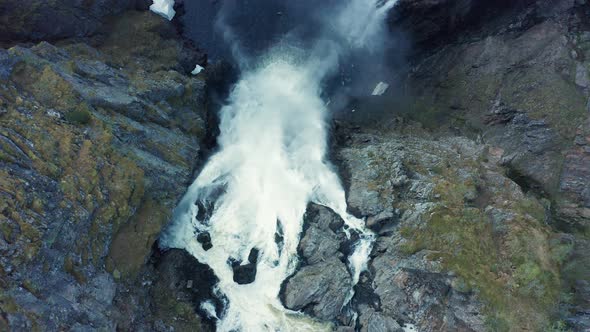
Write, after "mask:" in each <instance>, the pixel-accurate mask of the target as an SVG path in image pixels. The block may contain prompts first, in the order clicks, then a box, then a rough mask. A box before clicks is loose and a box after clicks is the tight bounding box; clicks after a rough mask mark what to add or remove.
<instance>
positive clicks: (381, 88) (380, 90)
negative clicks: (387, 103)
mask: <svg viewBox="0 0 590 332" xmlns="http://www.w3.org/2000/svg"><path fill="white" fill-rule="evenodd" d="M388 88H389V84H387V83H385V82H379V83H378V84H377V86H375V89H373V93H372V95H373V96H381V95H382V94H384V93H385V91H387V89H388Z"/></svg>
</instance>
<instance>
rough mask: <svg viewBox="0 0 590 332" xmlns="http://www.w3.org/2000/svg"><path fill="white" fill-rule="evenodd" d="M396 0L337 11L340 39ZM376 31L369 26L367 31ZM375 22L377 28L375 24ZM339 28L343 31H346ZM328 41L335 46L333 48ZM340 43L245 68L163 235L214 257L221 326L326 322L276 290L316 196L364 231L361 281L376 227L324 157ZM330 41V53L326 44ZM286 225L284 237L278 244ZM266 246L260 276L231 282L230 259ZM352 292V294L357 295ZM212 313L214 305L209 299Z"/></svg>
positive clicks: (317, 326) (291, 265) (210, 260)
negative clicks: (286, 303) (358, 210)
mask: <svg viewBox="0 0 590 332" xmlns="http://www.w3.org/2000/svg"><path fill="white" fill-rule="evenodd" d="M393 3H394V1H390V2H387V3H386V4H385V5H383V4H382V1H381V0H351V1H349V3H348V4H347V5H345V6H344V7H343V8H342V9H341V11H340V12H339V14H338V15H336V24H338V25H340V24H342V22H345V21H346V20H347V19H348V20H352V19H354V20H358V19H359V18H358V17H357V15H356V14H357V13H358V11H359V10H360V9H359V8H363V12H370V13H369V14H367V15H362V17H361V18H360V19H365V20H367V21H365V22H364V23H366V24H362V23H363V22H356V23H355V24H352V25H351V26H345V25H343V26H342V27H340V28H339V29H342V30H341V32H342V33H343V37H345V38H343V40H348V41H354V43H352V44H351V45H353V46H355V47H356V46H358V47H361V46H363V45H367V44H368V43H369V41H368V40H367V38H371V37H373V36H374V35H375V34H376V33H378V27H381V25H380V24H376V23H375V21H374V20H379V22H381V23H383V17H384V15H385V12H386V11H387V9H389V8H390V7H391V6H393ZM368 29H369V30H368ZM370 29H372V30H370ZM339 31H340V30H339ZM327 45H329V46H330V47H328V48H326V46H327ZM337 46H342V45H334V44H333V42H330V44H326V43H325V42H322V43H318V47H317V48H316V49H315V50H313V51H312V52H310V53H311V55H307V56H302V53H303V52H297V51H290V52H287V51H285V50H284V49H282V50H274V51H273V52H272V54H271V55H269V56H268V58H267V59H266V60H265V61H262V62H261V64H260V65H259V66H258V67H256V68H254V69H252V70H250V71H248V72H246V73H244V74H243V76H242V77H241V79H240V81H239V82H238V83H237V84H236V86H235V87H234V89H233V91H232V93H231V96H230V98H229V100H228V103H227V105H226V106H225V107H223V109H222V110H221V121H220V136H219V140H218V142H219V152H217V153H216V154H215V155H213V156H212V157H211V159H210V160H209V161H208V163H207V164H206V165H205V167H204V168H203V170H202V171H201V173H200V174H199V176H198V177H197V179H196V180H195V182H194V183H193V184H192V185H191V186H190V188H189V189H188V191H187V193H186V195H185V196H184V198H183V199H182V201H181V203H180V204H179V205H178V207H177V208H176V210H175V213H174V221H173V223H172V224H171V225H170V226H169V227H168V228H167V230H166V231H165V232H164V233H163V234H162V236H161V239H160V244H161V246H162V247H164V248H181V249H185V250H187V251H188V252H189V253H190V254H192V255H193V256H194V257H195V258H197V259H198V260H199V261H200V262H202V263H205V264H207V265H209V266H210V267H211V268H212V269H213V271H214V272H215V274H216V276H217V277H218V278H219V283H218V284H217V286H216V287H217V291H218V292H219V293H220V294H222V295H223V296H224V297H225V298H226V299H227V305H226V310H225V312H224V313H223V314H222V315H221V317H220V319H219V320H218V321H217V329H218V330H219V331H231V330H240V331H279V330H280V331H320V330H324V329H326V330H328V329H329V328H330V326H329V325H327V324H324V323H320V322H316V321H313V320H311V319H309V318H307V317H305V316H304V315H303V314H300V313H296V312H292V311H290V310H287V309H285V308H284V307H283V306H282V304H281V302H280V300H279V299H278V295H279V292H280V289H281V284H282V283H283V281H284V280H285V279H286V278H287V277H288V276H290V275H291V274H293V273H294V271H295V268H296V265H297V259H298V257H297V246H298V243H299V239H300V234H301V232H302V228H303V215H304V213H305V211H306V207H307V205H308V203H309V202H315V203H317V204H321V205H325V206H327V207H329V208H331V209H333V210H334V211H335V212H336V213H338V214H339V215H340V216H341V217H342V218H343V220H344V221H345V225H346V226H345V228H346V230H347V231H348V232H350V231H351V230H354V231H355V232H357V233H359V234H360V240H359V241H358V243H357V244H356V246H355V249H354V251H353V253H352V254H351V256H350V257H349V259H348V261H349V267H350V271H351V273H352V277H353V282H354V284H356V283H357V282H358V280H359V276H360V274H361V272H362V271H363V270H364V269H365V268H366V264H367V260H368V255H369V253H370V251H371V248H372V243H373V234H372V233H371V232H370V231H369V230H367V229H366V228H365V226H364V221H363V220H360V219H357V218H355V217H354V216H351V215H349V214H348V213H347V206H346V200H345V192H344V190H343V188H342V185H341V182H340V180H339V178H338V176H337V174H336V173H335V172H334V170H333V168H332V167H331V165H330V164H329V162H328V161H327V160H326V152H327V148H328V147H327V128H326V119H325V116H326V114H327V110H326V108H325V102H324V101H323V100H322V99H321V97H320V95H321V83H322V80H323V79H325V76H326V75H328V74H329V73H330V71H331V70H332V69H333V68H334V66H335V65H336V64H337V61H338V56H339V55H340V54H339V52H340V51H339V50H340V49H342V48H341V47H337ZM326 49H330V50H332V51H329V52H326ZM279 228H280V230H281V232H282V236H283V241H281V242H280V243H277V242H276V241H275V234H276V233H277V230H278V229H279ZM201 232H208V233H209V234H210V237H211V244H212V248H211V249H209V250H207V251H205V250H204V249H203V247H202V245H201V244H200V243H199V242H197V240H196V235H197V234H198V233H201ZM254 248H255V249H257V250H259V256H258V261H257V273H256V278H255V280H254V282H252V283H250V284H246V285H239V284H237V283H236V282H234V280H233V269H232V266H231V264H230V262H231V261H239V262H243V264H245V263H247V262H248V256H249V254H250V252H251V250H252V249H254ZM353 294H354V293H353V291H352V289H351V290H350V294H349V300H350V299H351V298H352V296H353ZM205 307H206V308H207V309H208V310H207V311H208V312H211V311H212V308H211V305H209V304H205Z"/></svg>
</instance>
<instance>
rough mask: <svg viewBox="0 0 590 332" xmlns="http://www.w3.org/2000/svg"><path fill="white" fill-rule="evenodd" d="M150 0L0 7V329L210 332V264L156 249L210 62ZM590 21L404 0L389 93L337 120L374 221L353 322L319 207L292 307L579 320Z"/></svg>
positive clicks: (394, 315)
mask: <svg viewBox="0 0 590 332" xmlns="http://www.w3.org/2000/svg"><path fill="white" fill-rule="evenodd" d="M145 7H146V2H145V1H121V2H114V1H82V2H78V1H73V2H71V3H70V2H67V1H66V2H56V1H51V2H48V3H47V4H44V5H43V6H41V5H40V4H39V2H37V1H33V0H31V1H24V2H20V3H19V5H18V6H16V5H15V3H14V2H13V1H0V23H2V24H0V45H4V46H6V48H4V49H0V212H1V213H0V330H15V331H21V330H22V331H28V330H42V331H44V330H91V329H99V330H116V329H119V330H141V329H143V330H157V331H170V330H200V329H204V330H207V329H209V327H208V325H207V324H206V323H203V321H202V318H201V317H204V315H203V314H204V313H203V312H202V310H201V309H200V305H201V302H202V301H203V300H205V299H210V298H212V293H211V286H212V284H213V283H214V282H215V276H214V275H212V273H211V271H210V270H209V269H208V268H207V267H206V266H203V265H201V264H199V262H197V261H196V260H194V259H193V258H192V257H191V256H190V255H188V254H186V253H184V252H181V251H176V250H172V251H168V252H166V253H161V252H159V251H158V250H156V249H154V248H155V247H154V243H155V242H156V239H157V236H158V234H159V232H160V230H161V228H162V226H163V225H164V224H165V223H166V222H167V221H168V220H169V218H170V214H171V212H172V209H173V208H174V206H175V205H176V203H177V202H178V199H179V198H180V196H181V195H182V194H183V192H184V191H185V190H186V187H187V186H188V184H189V183H190V181H192V179H193V177H194V171H195V169H196V168H197V167H198V165H199V163H200V162H201V160H200V158H201V157H202V155H203V151H204V150H205V149H206V148H207V147H206V144H205V143H204V142H205V141H206V138H207V137H209V136H210V135H211V134H212V131H214V128H212V127H214V124H212V123H209V119H211V118H212V116H211V114H210V111H209V110H208V106H209V105H208V103H209V101H208V99H209V95H208V92H207V84H208V83H209V82H211V80H210V79H213V80H218V77H211V76H210V77H207V76H209V75H214V72H215V71H214V70H213V68H212V67H210V68H208V69H207V70H206V71H205V73H204V74H200V75H199V76H196V77H195V76H191V75H190V74H188V73H189V72H190V70H192V68H194V65H195V64H196V63H201V62H202V61H203V59H204V54H202V53H200V52H199V51H197V50H196V49H195V48H194V47H193V46H191V45H190V43H188V42H187V41H185V40H183V39H182V38H181V37H180V36H179V34H178V32H177V29H176V28H175V26H174V25H173V24H171V23H169V22H167V21H164V20H163V19H162V18H160V17H158V16H156V15H153V14H152V13H149V12H138V11H135V10H129V9H130V8H143V9H145ZM179 13H182V11H181V10H179ZM113 14H116V15H114V16H113ZM589 22H590V3H588V1H582V0H577V1H574V0H560V1H548V0H539V1H534V0H522V1H516V2H514V1H499V2H490V1H486V2H485V3H484V2H477V1H471V0H432V1H431V0H429V1H425V0H400V2H399V4H398V6H397V7H396V8H395V9H394V10H393V11H392V12H391V16H390V19H389V24H390V28H391V30H392V31H394V32H395V35H396V36H397V37H399V36H400V35H402V36H405V37H404V38H405V39H406V40H407V41H408V42H409V43H410V44H411V47H410V50H409V51H408V54H411V59H410V60H409V64H408V68H409V69H408V70H407V72H403V73H398V74H399V75H398V76H397V77H396V78H395V80H396V81H398V82H401V83H400V84H398V85H399V86H400V87H401V88H399V89H398V91H395V92H396V93H395V94H392V95H387V94H386V95H384V96H382V97H374V99H375V100H377V99H379V100H377V102H375V101H374V100H369V101H368V102H367V103H363V102H362V101H361V102H360V103H359V105H358V107H357V109H356V112H355V113H354V115H352V114H350V116H344V117H342V120H341V121H340V122H339V123H337V124H336V125H335V126H334V137H333V138H334V139H333V153H332V154H333V159H334V162H335V164H337V166H338V167H339V169H340V171H341V173H342V175H343V180H344V182H345V183H346V186H347V198H348V203H349V207H350V209H351V211H352V212H353V213H354V214H356V215H358V216H359V217H365V218H367V219H366V220H367V225H368V226H369V227H370V228H372V229H373V230H374V231H375V232H376V233H377V234H378V235H379V237H378V240H377V243H376V246H375V249H374V251H373V253H372V255H371V261H370V262H369V269H368V271H367V272H366V273H364V274H363V275H362V276H361V282H360V284H359V285H358V286H357V287H356V295H355V298H354V299H353V301H352V304H353V308H354V309H356V311H358V312H359V316H358V317H357V318H356V319H355V317H354V315H353V314H352V312H343V311H341V310H340V309H341V306H342V303H343V302H344V301H345V299H344V298H343V296H342V294H344V293H345V292H346V291H347V289H348V287H349V285H350V282H351V277H350V275H349V272H348V271H347V269H346V265H345V263H344V262H343V261H342V260H343V257H345V256H346V254H348V253H349V251H350V241H348V240H347V238H346V237H345V236H344V234H343V233H342V232H341V230H340V228H341V226H342V221H341V220H340V219H339V218H338V216H337V215H335V214H334V213H333V212H332V211H330V210H328V209H326V208H323V207H319V206H314V205H310V206H309V208H308V213H307V215H306V226H305V231H304V234H302V241H301V244H300V247H299V249H300V253H301V257H302V263H301V267H300V269H299V270H298V271H297V272H296V273H295V275H294V276H292V278H290V279H289V280H287V281H286V282H285V287H284V288H283V293H282V294H281V296H282V300H283V302H284V304H285V306H286V307H288V308H291V309H294V310H301V311H303V312H305V313H306V314H308V315H310V316H312V317H316V318H318V319H321V320H325V321H332V322H333V323H334V325H335V326H338V329H339V330H342V331H346V330H350V329H351V328H352V327H353V326H356V328H357V329H359V330H361V331H396V330H399V329H401V327H402V326H403V325H404V324H406V323H411V324H414V325H415V326H416V328H417V329H418V330H419V331H440V330H448V331H456V330H461V331H485V330H492V331H520V330H525V329H526V330H535V331H536V330H538V331H546V330H566V329H572V330H574V331H585V330H587V329H589V328H590V303H588V299H589V298H590V268H589V267H590V258H589V257H590V256H589V255H588V250H589V248H590V228H589V227H590V185H589V183H590V100H589V97H590V23H589ZM5 23H6V24H5ZM185 24H186V23H185ZM392 81H393V79H392ZM214 83H215V84H222V83H220V82H219V81H215V82H214ZM391 90H393V89H391ZM375 105H379V110H378V111H377V112H374V109H373V108H374V107H375ZM334 271H339V272H338V273H334ZM216 305H217V307H218V308H217V309H219V308H220V304H219V303H216ZM353 329H354V328H353Z"/></svg>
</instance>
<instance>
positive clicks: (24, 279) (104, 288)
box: [0, 2, 207, 331]
mask: <svg viewBox="0 0 590 332" xmlns="http://www.w3.org/2000/svg"><path fill="white" fill-rule="evenodd" d="M93 3H94V5H95V6H103V5H104V4H103V3H102V2H93ZM19 5H21V6H22V5H23V4H22V3H21V4H19ZM49 7H50V8H51V6H49ZM21 8H24V7H21ZM59 8H62V7H59ZM93 8H94V7H93ZM97 8H98V7H97ZM101 8H102V7H101ZM62 9H63V8H62ZM74 9H76V10H77V9H79V8H77V7H76V8H74ZM74 9H72V10H74ZM113 10H116V8H113ZM10 13H13V14H16V13H18V11H16V12H12V11H11V12H10ZM87 14H88V15H93V14H95V13H94V12H89V13H87ZM84 17H86V16H82V17H81V19H84ZM97 17H100V15H98V16H97ZM56 19H59V17H56ZM51 22H53V21H51ZM75 22H76V21H75V20H74V21H72V24H75ZM91 22H92V20H90V23H91ZM46 23H50V22H46ZM54 23H56V24H55V26H56V28H58V27H64V26H63V25H60V24H59V23H60V22H54ZM90 23H89V24H90ZM4 26H5V25H3V27H4ZM26 26H27V25H21V26H20V27H26ZM80 28H83V27H80ZM44 31H45V30H44ZM47 32H48V33H49V32H51V30H47ZM29 33H30V32H27V34H29ZM99 35H100V36H99V37H97V38H96V39H87V40H79V39H76V40H68V41H62V42H60V43H59V44H57V45H54V44H50V43H47V42H41V43H39V44H37V45H34V46H31V47H28V46H14V47H12V48H10V49H7V50H4V49H2V50H0V62H1V63H2V70H1V71H0V75H1V77H0V147H1V149H0V165H1V167H0V187H1V190H0V196H1V197H2V199H0V202H1V203H0V211H1V212H2V213H1V214H0V252H1V258H0V280H1V282H0V288H1V289H2V293H1V295H0V313H1V316H0V329H2V330H4V329H10V330H17V331H18V330H31V329H33V330H34V329H41V330H63V329H66V330H70V329H74V330H84V329H88V328H91V327H92V328H96V329H103V330H114V329H116V328H117V326H119V324H120V323H121V322H123V321H126V322H128V321H133V320H134V319H133V317H134V315H145V314H146V313H147V312H149V311H146V310H149V308H150V306H149V304H146V303H145V302H146V301H151V300H149V299H150V297H146V298H144V299H142V300H141V301H137V302H133V301H125V300H122V298H126V297H130V298H132V297H131V295H130V294H131V293H133V292H134V291H129V287H131V286H130V285H133V286H132V287H131V288H132V289H135V292H141V290H140V289H141V287H147V286H146V285H144V286H139V285H141V283H142V281H141V280H142V278H144V279H145V280H147V279H146V278H148V279H149V271H147V272H146V263H147V262H148V259H149V257H150V255H151V252H152V245H153V243H154V241H155V240H156V238H157V236H158V234H159V232H160V229H161V227H162V226H163V224H164V223H166V222H167V221H168V218H169V216H170V213H171V211H172V209H173V207H174V206H175V205H176V203H177V200H178V199H179V197H180V195H181V194H182V193H183V192H184V190H185V188H186V185H187V183H188V182H189V181H190V179H191V176H192V173H193V169H194V167H195V163H196V159H197V157H198V155H199V152H200V150H201V143H200V141H201V140H202V139H203V138H204V136H205V132H206V130H207V123H206V119H207V114H206V106H205V84H204V78H202V77H201V78H199V77H197V78H195V77H189V76H187V75H186V74H185V73H186V71H185V69H184V67H183V61H186V60H187V59H188V58H191V57H192V59H193V61H194V62H196V61H198V59H199V57H200V54H198V53H195V52H194V50H191V49H190V48H187V47H186V46H185V44H184V43H183V42H182V41H181V40H179V39H177V37H175V36H176V32H175V29H174V27H172V26H171V25H170V24H169V23H168V22H165V21H163V20H162V19H161V18H159V17H157V16H155V15H152V14H151V13H149V12H144V13H139V12H129V13H127V14H125V15H122V16H121V17H120V18H118V19H117V20H114V21H112V22H111V24H110V25H109V26H108V27H106V28H102V30H100V33H99ZM29 36H30V37H31V38H32V39H35V38H37V37H38V38H45V37H47V36H37V35H35V34H33V35H29ZM60 37H61V35H60ZM191 52H192V53H191ZM191 54H192V56H191ZM146 273H147V274H148V275H146ZM145 280H144V281H145ZM142 302H143V304H142V305H139V304H137V303H142ZM133 303H136V305H137V308H134V307H133ZM121 304H124V305H125V308H123V309H122V308H118V307H117V306H118V305H121ZM188 306H189V308H192V307H191V306H190V305H188ZM139 308H141V310H140V309H139ZM145 308H148V309H145ZM170 308H171V310H173V309H174V307H173V306H171V307H170ZM183 310H184V309H183ZM187 310H188V309H187ZM191 310H192V309H191ZM140 311H144V312H140ZM121 312H123V313H124V314H121ZM191 312H192V311H189V312H187V314H189V313H191ZM166 315H169V316H170V317H174V315H175V313H174V311H171V312H168V313H167V314H166ZM191 315H192V316H194V313H193V314H191ZM140 317H141V316H140ZM157 317H158V316H157V315H154V316H153V317H152V318H153V319H152V318H150V319H148V320H145V321H143V322H142V324H148V325H145V326H148V328H147V329H153V328H154V326H156V325H157V326H160V325H162V324H164V325H166V324H165V323H162V322H161V321H158V318H157ZM149 324H156V325H149ZM164 325H162V326H164ZM126 326H128V325H126ZM150 326H151V327H150ZM161 329H164V327H162V328H161Z"/></svg>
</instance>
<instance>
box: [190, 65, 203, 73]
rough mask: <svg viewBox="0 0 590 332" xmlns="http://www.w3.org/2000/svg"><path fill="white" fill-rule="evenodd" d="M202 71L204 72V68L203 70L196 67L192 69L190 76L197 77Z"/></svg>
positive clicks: (198, 66) (200, 67)
mask: <svg viewBox="0 0 590 332" xmlns="http://www.w3.org/2000/svg"><path fill="white" fill-rule="evenodd" d="M203 70H205V68H203V67H202V66H200V65H196V66H195V69H193V71H191V74H193V75H198V74H199V73H200V72H202V71H203Z"/></svg>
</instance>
